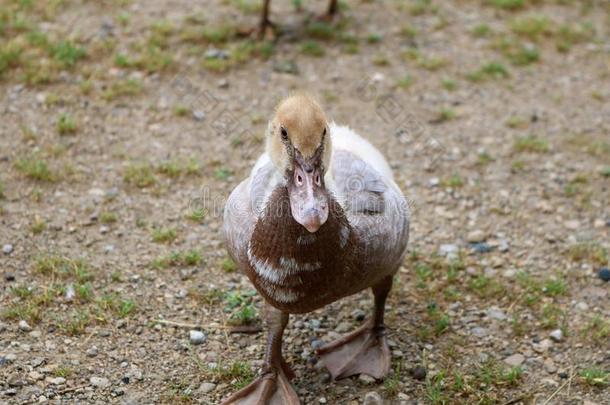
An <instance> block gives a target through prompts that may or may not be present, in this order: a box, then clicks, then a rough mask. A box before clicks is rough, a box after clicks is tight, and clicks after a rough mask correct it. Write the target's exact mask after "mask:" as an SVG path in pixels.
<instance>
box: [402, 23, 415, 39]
mask: <svg viewBox="0 0 610 405" xmlns="http://www.w3.org/2000/svg"><path fill="white" fill-rule="evenodd" d="M400 35H402V36H403V37H405V38H407V39H409V40H413V39H415V37H416V36H417V28H415V27H414V26H412V25H404V26H402V28H400Z"/></svg>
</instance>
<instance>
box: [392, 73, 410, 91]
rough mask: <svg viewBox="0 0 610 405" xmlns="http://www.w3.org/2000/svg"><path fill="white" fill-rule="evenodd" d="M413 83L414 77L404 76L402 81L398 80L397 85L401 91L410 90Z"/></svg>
mask: <svg viewBox="0 0 610 405" xmlns="http://www.w3.org/2000/svg"><path fill="white" fill-rule="evenodd" d="M413 81H414V80H413V76H411V75H410V74H406V75H404V76H403V78H402V79H400V80H398V82H397V83H396V85H397V86H398V87H400V88H401V89H408V88H409V87H411V86H412V85H413Z"/></svg>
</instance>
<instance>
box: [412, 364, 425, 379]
mask: <svg viewBox="0 0 610 405" xmlns="http://www.w3.org/2000/svg"><path fill="white" fill-rule="evenodd" d="M427 374H428V371H427V370H426V369H425V368H424V367H422V366H415V367H413V369H412V370H411V375H412V376H413V378H414V379H416V380H418V381H422V380H423V379H425V378H426V375H427Z"/></svg>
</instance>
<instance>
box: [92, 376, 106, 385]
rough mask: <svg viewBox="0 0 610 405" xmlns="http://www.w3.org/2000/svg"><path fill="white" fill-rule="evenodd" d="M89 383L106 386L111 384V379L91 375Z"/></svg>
mask: <svg viewBox="0 0 610 405" xmlns="http://www.w3.org/2000/svg"><path fill="white" fill-rule="evenodd" d="M89 383H90V384H91V385H93V386H94V387H96V388H106V387H108V386H110V381H109V380H108V379H107V378H104V377H95V376H94V377H91V378H90V379H89Z"/></svg>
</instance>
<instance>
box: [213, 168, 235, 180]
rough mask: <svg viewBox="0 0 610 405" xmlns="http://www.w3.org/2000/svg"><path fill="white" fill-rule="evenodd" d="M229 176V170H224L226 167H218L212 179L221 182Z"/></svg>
mask: <svg viewBox="0 0 610 405" xmlns="http://www.w3.org/2000/svg"><path fill="white" fill-rule="evenodd" d="M231 174H233V173H232V172H231V170H230V169H229V168H226V167H218V168H217V169H216V170H215V171H214V177H216V178H217V179H218V180H221V181H226V180H228V179H229V177H231Z"/></svg>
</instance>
